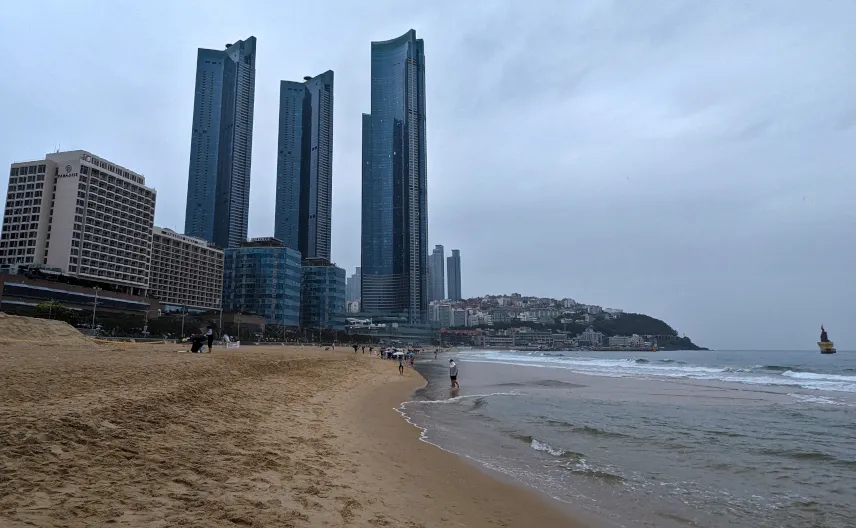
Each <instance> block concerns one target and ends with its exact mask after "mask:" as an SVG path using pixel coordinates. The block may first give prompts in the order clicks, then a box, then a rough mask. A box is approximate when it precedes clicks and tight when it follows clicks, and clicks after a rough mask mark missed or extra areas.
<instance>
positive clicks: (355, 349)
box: [354, 343, 360, 354]
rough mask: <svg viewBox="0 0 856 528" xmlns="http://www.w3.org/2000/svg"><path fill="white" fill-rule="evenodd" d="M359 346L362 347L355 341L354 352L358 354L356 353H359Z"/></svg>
mask: <svg viewBox="0 0 856 528" xmlns="http://www.w3.org/2000/svg"><path fill="white" fill-rule="evenodd" d="M358 348H360V347H359V345H357V344H356V343H354V354H356V353H357V349H358Z"/></svg>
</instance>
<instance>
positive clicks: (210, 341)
mask: <svg viewBox="0 0 856 528" xmlns="http://www.w3.org/2000/svg"><path fill="white" fill-rule="evenodd" d="M205 337H207V338H208V353H209V354H210V353H211V345H213V344H214V329H213V328H211V327H210V326H209V327H208V330H206V331H205Z"/></svg>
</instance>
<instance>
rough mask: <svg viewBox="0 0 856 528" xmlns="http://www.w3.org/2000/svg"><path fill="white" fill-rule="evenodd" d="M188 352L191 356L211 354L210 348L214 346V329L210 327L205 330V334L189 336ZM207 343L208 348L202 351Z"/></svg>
mask: <svg viewBox="0 0 856 528" xmlns="http://www.w3.org/2000/svg"><path fill="white" fill-rule="evenodd" d="M189 341H190V352H191V353H193V354H205V353H208V354H210V353H211V347H212V346H214V328H212V327H211V326H210V325H209V326H208V328H206V329H205V333H204V334H203V333H201V332H200V333H196V334H193V335H192V336H190V338H189ZM206 342H207V343H208V348H206V349H205V350H204V351H203V347H204V346H205V343H206Z"/></svg>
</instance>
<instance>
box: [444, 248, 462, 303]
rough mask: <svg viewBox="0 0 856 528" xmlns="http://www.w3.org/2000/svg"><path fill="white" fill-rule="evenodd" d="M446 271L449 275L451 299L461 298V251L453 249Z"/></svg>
mask: <svg viewBox="0 0 856 528" xmlns="http://www.w3.org/2000/svg"><path fill="white" fill-rule="evenodd" d="M446 273H447V274H448V277H449V300H450V301H460V300H461V251H460V250H458V249H453V250H452V256H451V257H449V258H448V259H446Z"/></svg>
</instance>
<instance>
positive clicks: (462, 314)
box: [450, 308, 467, 327]
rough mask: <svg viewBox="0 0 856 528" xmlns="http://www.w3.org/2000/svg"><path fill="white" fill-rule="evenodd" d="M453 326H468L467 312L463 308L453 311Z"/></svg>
mask: <svg viewBox="0 0 856 528" xmlns="http://www.w3.org/2000/svg"><path fill="white" fill-rule="evenodd" d="M451 321H452V323H451V325H450V326H453V327H459V326H467V311H466V310H465V309H463V308H454V309H452V316H451Z"/></svg>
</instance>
